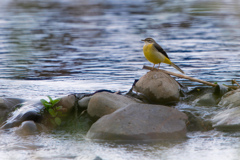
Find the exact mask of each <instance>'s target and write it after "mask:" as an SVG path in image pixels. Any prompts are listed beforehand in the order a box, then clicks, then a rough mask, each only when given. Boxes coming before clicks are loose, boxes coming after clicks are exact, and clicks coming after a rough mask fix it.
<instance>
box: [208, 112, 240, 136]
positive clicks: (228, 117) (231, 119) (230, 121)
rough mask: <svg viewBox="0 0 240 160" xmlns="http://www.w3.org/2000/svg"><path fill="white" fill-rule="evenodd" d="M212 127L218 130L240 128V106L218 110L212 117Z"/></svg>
mask: <svg viewBox="0 0 240 160" xmlns="http://www.w3.org/2000/svg"><path fill="white" fill-rule="evenodd" d="M212 123H213V127H214V128H217V129H219V130H224V131H231V130H240V107H235V108H230V109H226V110H224V111H219V113H218V114H216V115H215V116H214V117H213V118H212Z"/></svg>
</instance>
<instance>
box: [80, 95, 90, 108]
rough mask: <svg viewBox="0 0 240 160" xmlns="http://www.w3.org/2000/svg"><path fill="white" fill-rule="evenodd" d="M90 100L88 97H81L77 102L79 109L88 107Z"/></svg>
mask: <svg viewBox="0 0 240 160" xmlns="http://www.w3.org/2000/svg"><path fill="white" fill-rule="evenodd" d="M91 98H92V96H89V97H83V98H82V99H80V100H79V101H78V105H79V107H80V108H87V107H88V103H89V101H90V99H91Z"/></svg>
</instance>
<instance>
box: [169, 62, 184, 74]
mask: <svg viewBox="0 0 240 160" xmlns="http://www.w3.org/2000/svg"><path fill="white" fill-rule="evenodd" d="M170 65H171V66H173V67H174V68H176V69H177V70H178V71H180V72H181V73H183V74H185V73H184V72H183V71H182V70H181V69H180V68H179V67H178V66H177V65H176V64H174V63H171V64H170Z"/></svg>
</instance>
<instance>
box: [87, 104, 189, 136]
mask: <svg viewBox="0 0 240 160" xmlns="http://www.w3.org/2000/svg"><path fill="white" fill-rule="evenodd" d="M186 120H187V116H186V115H185V114H184V113H182V112H180V111H178V110H177V109H174V108H170V107H166V106H163V105H150V104H137V103H135V104H130V105H128V106H127V107H124V108H121V109H118V110H117V111H115V112H113V113H112V114H109V115H106V116H103V117H102V118H100V119H99V120H98V121H97V122H95V123H94V124H93V125H92V126H91V128H90V130H89V131H88V133H87V137H88V138H91V139H105V140H156V139H159V140H163V139H181V138H185V137H186V124H185V122H186Z"/></svg>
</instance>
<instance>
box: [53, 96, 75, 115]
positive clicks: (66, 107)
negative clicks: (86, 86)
mask: <svg viewBox="0 0 240 160" xmlns="http://www.w3.org/2000/svg"><path fill="white" fill-rule="evenodd" d="M75 100H76V98H75V96H74V95H68V96H65V97H62V98H61V100H60V101H59V102H58V103H57V104H56V105H57V106H62V107H63V109H62V111H63V112H69V111H71V110H72V109H73V107H74V104H75Z"/></svg>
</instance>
